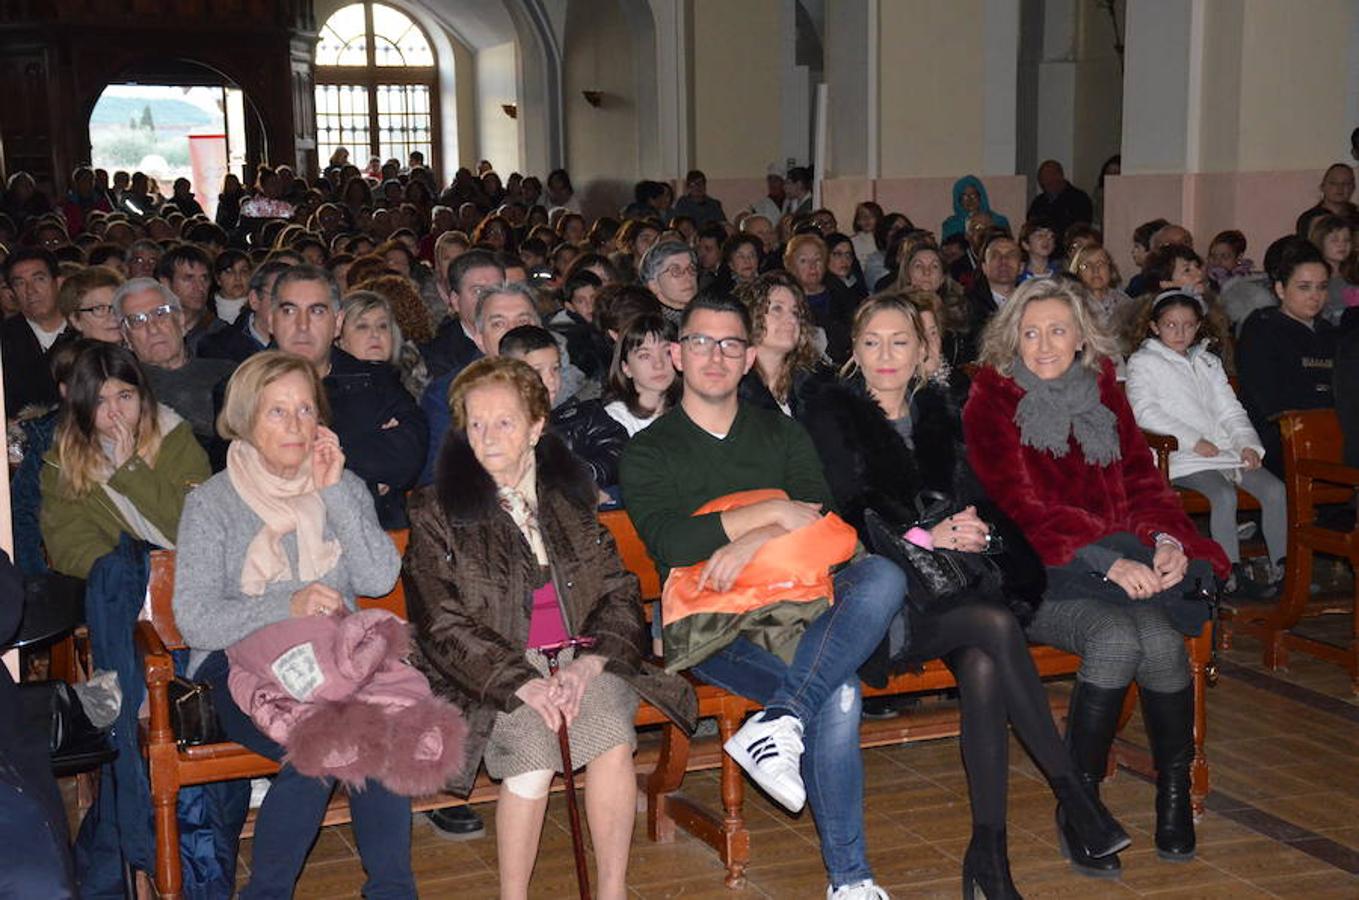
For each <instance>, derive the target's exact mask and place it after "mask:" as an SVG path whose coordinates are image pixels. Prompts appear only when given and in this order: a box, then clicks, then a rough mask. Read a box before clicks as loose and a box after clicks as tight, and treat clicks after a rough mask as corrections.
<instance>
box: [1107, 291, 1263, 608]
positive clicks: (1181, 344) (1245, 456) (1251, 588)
mask: <svg viewBox="0 0 1359 900" xmlns="http://www.w3.org/2000/svg"><path fill="white" fill-rule="evenodd" d="M1144 316H1145V319H1146V321H1145V323H1144V326H1143V328H1142V329H1141V330H1140V334H1141V335H1142V336H1143V340H1142V343H1141V347H1140V348H1139V349H1138V350H1137V352H1136V353H1134V354H1133V355H1132V357H1131V358H1130V359H1129V360H1128V382H1127V390H1128V401H1129V403H1131V404H1132V409H1133V415H1135V416H1136V417H1137V424H1138V425H1140V426H1141V427H1142V428H1144V429H1146V430H1147V431H1154V432H1157V433H1159V434H1170V435H1174V436H1175V438H1176V440H1178V441H1179V443H1180V448H1179V449H1178V450H1176V451H1175V452H1174V453H1172V454H1170V481H1171V483H1172V484H1174V485H1175V486H1176V487H1181V488H1188V489H1189V490H1192V491H1197V492H1199V493H1200V494H1203V495H1204V496H1206V497H1207V498H1208V502H1209V504H1210V506H1211V508H1212V513H1211V516H1210V520H1209V528H1210V531H1211V533H1212V536H1213V540H1215V541H1217V542H1218V543H1219V544H1221V545H1222V549H1223V550H1224V551H1226V553H1227V557H1228V558H1229V559H1230V560H1231V561H1232V568H1233V579H1232V581H1234V582H1235V584H1234V585H1233V584H1230V583H1229V585H1228V589H1229V590H1231V591H1233V592H1234V593H1236V594H1237V596H1239V597H1242V598H1243V599H1263V598H1264V597H1268V596H1271V595H1272V594H1273V593H1274V591H1275V586H1276V585H1277V583H1278V581H1279V580H1280V579H1281V578H1282V574H1283V572H1282V568H1281V566H1280V564H1279V561H1280V560H1281V559H1282V557H1283V555H1284V553H1285V546H1286V544H1285V540H1286V531H1287V512H1286V509H1285V503H1284V499H1285V498H1284V485H1283V482H1282V481H1280V480H1279V479H1278V478H1277V477H1275V476H1274V475H1273V474H1271V473H1270V472H1269V471H1268V470H1266V469H1263V468H1261V466H1260V462H1261V458H1262V457H1263V455H1264V448H1263V446H1262V445H1261V443H1260V437H1259V435H1257V434H1256V433H1255V429H1254V428H1252V427H1251V424H1250V419H1249V418H1248V417H1247V415H1246V411H1245V410H1244V409H1243V408H1242V407H1241V403H1240V401H1238V400H1237V399H1236V394H1235V392H1234V391H1233V390H1232V386H1231V385H1230V384H1229V383H1228V382H1227V373H1226V372H1225V371H1224V370H1223V368H1222V360H1220V359H1219V358H1218V357H1217V356H1216V355H1215V354H1214V353H1213V352H1212V351H1211V350H1209V349H1208V345H1209V344H1210V343H1211V341H1212V338H1213V337H1215V335H1213V334H1211V333H1210V332H1211V330H1212V325H1211V323H1210V322H1208V321H1207V320H1205V314H1204V307H1203V301H1201V300H1199V299H1198V298H1196V297H1193V296H1190V295H1189V294H1185V293H1181V292H1179V291H1173V290H1172V291H1166V292H1165V293H1163V294H1160V295H1159V296H1157V298H1156V300H1155V301H1154V302H1153V303H1152V304H1151V306H1150V308H1149V309H1148V310H1147V312H1146V313H1145V314H1144ZM1238 486H1239V487H1241V488H1243V489H1244V490H1245V491H1246V492H1247V493H1249V494H1251V495H1252V496H1254V497H1255V498H1256V499H1257V500H1259V501H1260V508H1261V510H1262V515H1261V519H1262V524H1263V530H1264V536H1265V545H1266V547H1267V548H1268V550H1269V560H1270V569H1271V571H1270V576H1269V578H1268V580H1267V581H1265V582H1263V583H1261V582H1257V581H1256V580H1255V579H1253V578H1252V577H1251V575H1250V568H1249V566H1245V565H1242V563H1241V547H1240V541H1239V540H1238V537H1237V530H1236V489H1237V487H1238Z"/></svg>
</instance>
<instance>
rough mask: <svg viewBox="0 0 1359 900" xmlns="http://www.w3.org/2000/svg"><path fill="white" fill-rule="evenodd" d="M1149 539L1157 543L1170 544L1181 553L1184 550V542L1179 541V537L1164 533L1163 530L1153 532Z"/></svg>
mask: <svg viewBox="0 0 1359 900" xmlns="http://www.w3.org/2000/svg"><path fill="white" fill-rule="evenodd" d="M1151 539H1152V541H1154V542H1155V543H1157V544H1170V545H1171V546H1172V547H1174V548H1175V549H1176V550H1178V551H1180V552H1181V553H1183V552H1184V544H1181V543H1180V541H1179V538H1176V537H1175V536H1174V535H1171V534H1166V533H1165V532H1164V531H1157V532H1153V533H1152V536H1151Z"/></svg>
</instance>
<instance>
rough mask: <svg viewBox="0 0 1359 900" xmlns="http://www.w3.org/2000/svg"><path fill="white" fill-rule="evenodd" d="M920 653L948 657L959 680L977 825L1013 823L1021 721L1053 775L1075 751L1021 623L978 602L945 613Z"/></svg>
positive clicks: (1023, 737) (1036, 755)
mask: <svg viewBox="0 0 1359 900" xmlns="http://www.w3.org/2000/svg"><path fill="white" fill-rule="evenodd" d="M933 624H934V629H933V632H932V633H931V634H930V635H929V637H928V638H927V639H926V640H924V641H923V642H922V643H921V644H919V645H917V644H914V643H913V644H912V646H911V655H912V656H915V657H917V658H927V659H933V658H935V657H941V658H942V659H943V660H944V663H945V664H946V665H947V666H948V667H949V671H951V672H952V673H953V677H954V678H955V679H957V681H958V700H959V707H960V710H961V717H960V718H961V732H962V735H961V744H962V749H963V766H964V768H965V769H966V771H967V787H968V793H969V794H970V802H971V805H972V823H973V824H974V825H988V826H992V827H998V828H1003V827H1004V826H1005V805H1006V796H1005V795H1006V787H1007V783H1008V779H1009V734H1008V731H1007V729H1006V727H1005V725H1006V722H1007V721H1008V722H1010V723H1011V724H1013V725H1014V729H1015V734H1016V735H1018V737H1019V739H1020V741H1022V742H1023V744H1024V747H1025V748H1026V749H1027V750H1028V751H1029V755H1030V756H1032V757H1033V760H1034V762H1035V763H1037V764H1038V767H1039V768H1040V769H1042V770H1043V774H1044V775H1046V776H1047V778H1048V780H1049V781H1053V780H1055V779H1058V778H1063V777H1065V776H1068V775H1070V774H1071V773H1072V764H1071V757H1070V755H1069V754H1068V753H1067V750H1066V747H1065V746H1064V745H1063V744H1062V739H1061V737H1060V736H1059V735H1058V734H1057V726H1056V725H1054V724H1053V721H1052V710H1051V709H1050V708H1049V706H1048V700H1047V694H1046V692H1045V691H1044V690H1043V683H1042V682H1041V681H1039V679H1038V670H1037V669H1036V668H1034V665H1033V658H1032V657H1030V656H1029V644H1028V641H1027V640H1026V639H1025V637H1024V630H1023V629H1022V628H1020V626H1019V621H1018V620H1017V619H1015V617H1014V615H1013V614H1012V613H1011V612H1010V611H1009V610H1008V609H1006V608H1005V607H1004V606H1001V605H999V604H995V603H983V602H970V603H964V604H961V605H958V606H954V607H951V608H950V609H948V610H946V611H944V612H942V613H939V614H938V615H937V616H936V617H935V620H934V623H933Z"/></svg>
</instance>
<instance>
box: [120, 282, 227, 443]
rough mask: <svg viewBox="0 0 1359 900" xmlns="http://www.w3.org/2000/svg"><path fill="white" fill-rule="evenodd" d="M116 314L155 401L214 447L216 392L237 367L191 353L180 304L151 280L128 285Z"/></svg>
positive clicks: (125, 287)
mask: <svg viewBox="0 0 1359 900" xmlns="http://www.w3.org/2000/svg"><path fill="white" fill-rule="evenodd" d="M113 311H114V315H115V316H116V317H117V319H118V321H119V322H120V323H121V325H122V329H123V336H124V337H125V338H126V339H127V343H128V346H129V347H131V348H132V352H133V353H135V354H136V355H137V361H138V362H140V363H141V364H142V368H143V369H144V370H145V371H146V377H147V380H148V381H149V382H150V383H151V391H152V393H154V394H155V395H156V399H157V400H159V401H160V402H161V403H164V404H165V405H166V406H168V407H170V408H171V409H173V410H174V411H175V412H177V413H179V414H180V415H181V416H183V417H184V418H185V419H187V420H188V422H189V425H190V426H192V428H193V433H194V436H195V437H196V438H198V440H199V443H201V444H203V445H204V446H205V447H208V446H210V445H211V444H212V443H213V441H214V440H215V438H216V434H217V429H216V421H215V412H214V409H213V401H212V393H213V389H214V388H215V387H216V386H217V385H218V383H219V382H221V381H223V380H225V379H226V378H227V377H228V376H230V375H231V373H232V371H233V370H234V369H235V368H236V366H235V365H234V364H233V363H231V362H229V361H228V360H225V359H199V358H197V357H194V356H192V355H191V354H190V353H189V348H188V347H187V346H185V343H184V310H183V309H182V308H181V307H180V303H179V298H178V297H176V296H175V294H174V292H173V291H171V290H170V289H169V288H168V287H166V286H165V285H163V284H161V283H160V282H159V281H156V280H155V279H153V278H133V279H131V280H130V281H127V282H124V283H123V285H122V286H121V287H119V288H118V290H116V291H114V293H113Z"/></svg>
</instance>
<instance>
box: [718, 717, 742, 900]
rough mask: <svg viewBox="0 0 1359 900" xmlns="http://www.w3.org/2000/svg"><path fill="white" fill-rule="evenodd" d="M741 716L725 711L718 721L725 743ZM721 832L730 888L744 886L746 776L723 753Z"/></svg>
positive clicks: (722, 849)
mask: <svg viewBox="0 0 1359 900" xmlns="http://www.w3.org/2000/svg"><path fill="white" fill-rule="evenodd" d="M740 721H741V719H740V715H739V714H738V715H734V716H733V715H728V714H725V713H724V714H723V715H722V716H721V717H719V718H718V720H717V731H718V734H720V735H721V737H722V743H723V744H726V742H727V741H729V740H731V737H732V735H734V734H736V730H737V726H738V725H740ZM721 777H722V811H723V813H724V818H723V820H722V834H723V836H724V837H725V841H724V846H723V847H722V848H721V849H720V850H719V852H720V853H721V854H722V862H724V863H726V866H727V877H726V884H727V887H729V888H739V887H744V886H745V883H746V876H745V871H746V864H747V863H749V862H750V832H749V831H747V830H746V823H745V817H744V815H743V807H744V805H745V792H746V785H745V780H744V779H745V775H744V774H743V773H742V772H741V767H740V766H738V765H736V762H735V761H734V760H733V759H732V758H731V757H730V756H728V755H727V754H725V753H723V754H722V776H721Z"/></svg>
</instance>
